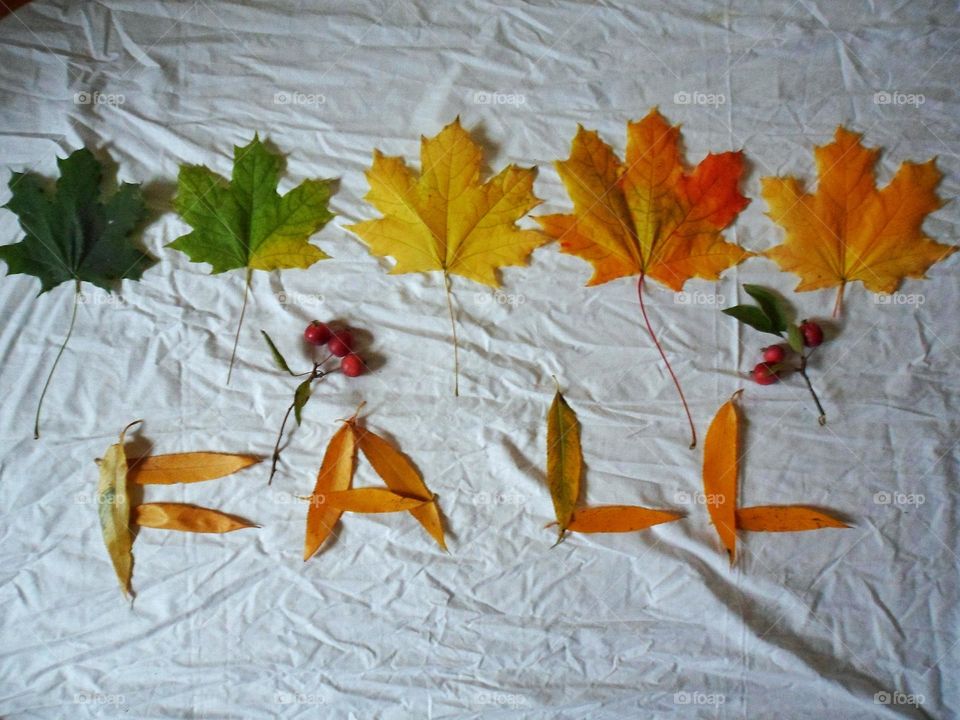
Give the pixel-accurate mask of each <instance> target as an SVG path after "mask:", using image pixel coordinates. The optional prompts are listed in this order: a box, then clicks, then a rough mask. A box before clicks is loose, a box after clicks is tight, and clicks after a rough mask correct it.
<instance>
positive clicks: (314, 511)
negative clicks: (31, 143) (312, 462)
mask: <svg viewBox="0 0 960 720" xmlns="http://www.w3.org/2000/svg"><path fill="white" fill-rule="evenodd" d="M355 459H356V435H355V433H354V431H353V424H352V423H349V422H345V423H344V424H343V425H342V426H341V427H340V429H339V430H337V432H336V433H334V435H333V437H332V438H331V439H330V443H329V444H328V445H327V451H326V452H325V453H324V455H323V462H321V464H320V471H319V472H318V473H317V482H316V485H315V486H314V488H313V495H312V496H311V501H310V507H309V509H308V510H307V529H306V533H305V535H304V540H303V559H304V561H307V560H309V559H310V558H311V557H312V556H313V555H314V553H316V552H317V550H319V549H320V546H321V545H322V544H323V541H324V540H326V539H327V537H329V535H330V533H331V532H333V527H334V525H336V524H337V521H338V520H339V519H340V515H341V514H342V512H343V511H342V510H339V509H337V508H335V507H331V506H329V505H325V504H322V503H319V502H314V499H317V498H319V497H323V496H324V495H325V494H327V493H331V492H337V491H340V490H346V489H347V488H349V487H350V483H351V482H352V481H353V470H354V466H355Z"/></svg>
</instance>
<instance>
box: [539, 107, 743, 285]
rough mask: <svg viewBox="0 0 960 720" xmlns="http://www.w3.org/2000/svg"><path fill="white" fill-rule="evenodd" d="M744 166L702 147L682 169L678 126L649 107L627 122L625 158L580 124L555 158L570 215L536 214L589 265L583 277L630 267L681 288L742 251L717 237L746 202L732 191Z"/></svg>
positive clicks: (735, 157)
mask: <svg viewBox="0 0 960 720" xmlns="http://www.w3.org/2000/svg"><path fill="white" fill-rule="evenodd" d="M743 165H744V160H743V153H742V152H725V153H720V154H716V155H715V154H712V153H711V154H709V155H707V157H706V158H704V159H703V161H702V162H701V163H700V164H699V165H698V166H697V167H696V168H695V169H694V170H693V171H692V172H690V173H687V172H685V171H684V167H683V161H682V158H681V155H680V128H679V127H678V126H670V125H669V124H668V123H667V121H666V120H665V119H664V117H663V116H662V115H661V114H660V113H659V111H657V110H656V109H654V110H651V111H650V113H649V114H648V115H647V116H646V117H645V118H643V120H640V121H639V122H631V123H628V124H627V156H626V162H621V161H620V159H619V158H618V157H617V156H616V154H615V153H614V152H613V150H612V149H611V148H610V146H609V145H607V144H606V143H605V142H603V140H601V139H600V137H599V135H597V133H596V132H594V131H590V130H585V129H584V128H583V127H582V126H581V127H579V128H578V130H577V135H576V137H575V138H574V139H573V144H572V146H571V150H570V157H569V158H568V159H566V160H561V161H559V162H557V163H556V167H557V172H558V173H559V174H560V179H561V180H562V181H563V184H564V186H565V187H566V189H567V193H569V195H570V199H571V200H572V201H573V213H572V214H569V215H544V216H541V217H538V218H537V221H538V222H539V223H540V225H541V227H542V228H543V230H544V231H545V232H546V233H547V234H548V235H550V236H552V237H554V238H557V239H558V240H559V241H560V247H561V249H562V251H563V252H566V253H569V254H571V255H576V256H578V257H581V258H583V259H584V260H587V261H588V262H590V263H591V264H592V265H593V268H594V274H593V277H592V278H591V279H590V281H589V283H588V284H589V285H599V284H600V283H605V282H607V281H609V280H613V279H615V278H619V277H626V276H630V275H637V274H638V273H639V274H642V275H645V276H646V277H650V278H653V279H654V280H657V281H658V282H660V283H663V284H664V285H666V286H667V287H669V288H671V289H672V290H681V289H683V285H684V283H685V282H686V281H687V280H688V279H690V278H692V277H699V278H704V279H707V280H716V279H717V278H718V277H719V276H720V273H721V272H722V271H724V270H726V269H727V268H729V267H731V266H733V265H736V264H737V263H739V262H741V261H742V260H744V259H746V258H747V257H749V256H750V253H749V252H748V251H746V250H744V249H743V248H741V247H739V246H738V245H734V244H733V243H729V242H726V241H725V240H724V239H723V237H722V235H721V233H722V231H723V229H724V228H726V227H727V226H728V225H729V224H730V223H732V222H733V220H734V218H736V216H737V214H739V212H740V211H741V210H743V208H745V207H746V206H747V204H748V203H749V200H747V199H746V198H745V197H744V196H743V195H741V194H740V191H739V190H738V189H737V186H738V184H739V182H740V177H741V176H742V175H743V169H744V168H743Z"/></svg>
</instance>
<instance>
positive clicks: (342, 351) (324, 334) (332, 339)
mask: <svg viewBox="0 0 960 720" xmlns="http://www.w3.org/2000/svg"><path fill="white" fill-rule="evenodd" d="M303 339H304V340H306V341H307V342H308V343H310V344H311V345H316V346H317V347H320V346H321V345H326V346H327V350H329V351H330V354H331V355H336V356H337V357H338V358H340V370H341V371H342V372H343V374H344V375H346V376H347V377H357V376H358V375H362V374H363V370H364V364H363V360H361V359H360V356H359V355H357V354H356V353H355V352H353V334H352V333H351V332H350V331H349V330H345V329H344V330H332V329H331V328H330V326H329V325H327V324H326V323H322V322H320V321H319V320H314V321H312V322H311V323H310V324H309V325H307V328H306V330H304V331H303Z"/></svg>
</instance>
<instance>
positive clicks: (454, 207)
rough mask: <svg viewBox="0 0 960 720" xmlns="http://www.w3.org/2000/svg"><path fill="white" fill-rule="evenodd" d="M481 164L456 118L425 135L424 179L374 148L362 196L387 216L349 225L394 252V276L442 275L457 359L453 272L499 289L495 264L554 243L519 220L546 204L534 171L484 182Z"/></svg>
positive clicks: (373, 245) (377, 247) (513, 169)
mask: <svg viewBox="0 0 960 720" xmlns="http://www.w3.org/2000/svg"><path fill="white" fill-rule="evenodd" d="M482 163H483V151H482V149H481V148H480V146H479V145H477V143H475V142H474V141H473V139H472V138H471V137H470V134H469V133H467V131H466V130H464V129H463V127H462V126H461V125H460V119H459V118H457V119H456V120H454V121H453V122H452V123H450V124H449V125H447V126H446V127H445V128H444V129H443V130H442V131H441V132H440V134H439V135H437V136H436V137H433V138H426V137H421V144H420V165H421V171H420V175H419V176H418V175H416V174H415V173H414V172H413V171H412V170H411V169H410V168H409V167H407V165H406V163H405V162H404V160H403V158H400V157H388V156H386V155H383V154H382V153H381V152H380V151H379V150H374V152H373V165H372V166H371V168H370V170H368V171H367V173H366V175H367V180H368V182H369V183H370V190H369V192H368V193H367V194H366V196H365V197H366V199H367V201H369V202H370V203H371V204H372V205H373V206H374V207H375V208H377V210H379V211H380V212H381V213H382V215H383V217H381V218H377V219H375V220H365V221H363V222H359V223H356V224H353V225H348V226H347V229H348V230H351V231H352V232H354V233H356V234H357V235H358V236H359V237H360V238H361V239H362V240H363V241H364V242H365V243H367V245H368V246H369V248H370V252H371V253H373V254H374V255H380V256H383V257H385V256H391V257H393V259H394V260H395V261H396V264H395V265H394V266H393V268H392V269H391V270H390V272H391V273H392V274H398V273H409V272H430V271H435V270H439V271H441V272H442V273H443V276H444V286H445V288H446V292H447V308H448V311H449V313H450V323H451V327H452V329H453V338H454V353H455V363H456V362H457V361H456V324H455V320H454V316H453V305H452V302H451V301H450V275H462V276H463V277H466V278H469V279H471V280H474V281H475V282H478V283H482V284H484V285H489V286H492V287H498V286H499V285H500V282H499V279H498V277H497V268H500V267H503V266H505V265H523V264H525V263H526V261H527V258H528V257H529V256H530V253H531V252H533V250H534V249H535V248H537V247H539V246H540V245H543V244H544V243H545V242H548V241H549V238H548V237H546V236H544V235H543V234H541V233H540V232H538V231H536V230H524V229H521V228H519V227H517V225H516V222H517V220H519V219H520V218H522V217H523V216H524V215H525V214H526V213H528V212H529V211H530V210H531V209H533V208H534V207H536V206H537V205H539V204H540V202H541V201H540V200H539V199H538V198H537V197H536V196H535V195H534V194H533V180H534V177H535V176H536V169H535V168H521V167H517V166H515V165H508V166H507V167H505V168H504V169H503V170H502V171H501V172H500V173H499V174H497V175H496V176H494V177H493V178H491V179H489V180H487V181H486V182H481V181H480V177H481V165H482ZM455 388H456V385H455Z"/></svg>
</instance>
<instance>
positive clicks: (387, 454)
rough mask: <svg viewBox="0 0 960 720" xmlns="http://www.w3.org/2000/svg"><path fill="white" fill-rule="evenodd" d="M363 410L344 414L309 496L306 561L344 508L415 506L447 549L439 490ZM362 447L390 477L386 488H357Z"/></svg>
mask: <svg viewBox="0 0 960 720" xmlns="http://www.w3.org/2000/svg"><path fill="white" fill-rule="evenodd" d="M360 407H363V405H362V404H361V406H360ZM359 412H360V408H357V413H359ZM357 413H354V415H353V417H351V418H348V419H347V420H344V422H343V425H342V426H341V427H340V429H339V430H337V432H336V433H334V436H333V437H332V438H331V439H330V443H329V444H328V445H327V451H326V452H325V453H324V455H323V461H322V463H321V465H320V472H318V473H317V482H316V485H315V486H314V488H313V494H312V495H310V497H309V498H308V499H309V500H310V508H309V510H308V511H307V530H306V535H305V537H304V544H303V559H304V561H306V560H309V559H310V558H311V557H313V555H314V554H316V552H317V551H318V550H319V549H320V546H321V545H322V544H323V542H324V540H326V539H327V538H328V537H329V536H330V533H332V532H333V528H334V526H335V525H336V524H337V521H338V520H340V516H341V515H342V514H343V513H344V512H355V513H391V512H409V513H410V514H411V515H413V517H415V518H416V519H417V521H419V523H420V524H421V525H423V528H424V530H426V531H427V533H429V534H430V536H431V537H432V538H433V539H434V540H436V541H437V544H438V545H439V546H440V547H441V549H443V550H446V549H447V544H446V541H445V540H444V537H443V523H442V520H441V519H440V510H439V508H438V507H437V498H436V496H435V495H434V494H433V493H432V492H430V489H429V488H428V487H427V486H426V483H424V482H423V478H422V477H421V475H420V473H419V472H417V469H416V468H415V467H414V466H413V464H412V463H411V462H410V460H408V459H407V457H406V456H405V455H404V454H403V453H401V452H400V451H399V450H398V449H397V448H396V447H394V446H393V445H391V444H390V443H389V442H387V441H386V440H384V439H383V438H382V437H380V436H379V435H376V434H375V433H372V432H370V431H369V430H367V429H366V428H365V427H360V425H359V424H358V423H357ZM358 448H359V449H360V452H362V453H363V455H364V457H365V458H367V460H368V461H369V462H370V465H371V466H373V469H374V471H375V472H376V473H377V475H379V476H380V478H381V479H382V480H383V481H384V483H386V485H387V487H386V488H356V489H352V488H351V485H352V483H353V471H354V469H355V468H356V452H357V449H358Z"/></svg>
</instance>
